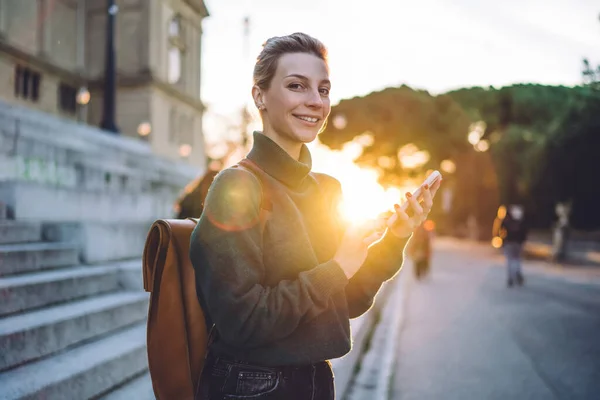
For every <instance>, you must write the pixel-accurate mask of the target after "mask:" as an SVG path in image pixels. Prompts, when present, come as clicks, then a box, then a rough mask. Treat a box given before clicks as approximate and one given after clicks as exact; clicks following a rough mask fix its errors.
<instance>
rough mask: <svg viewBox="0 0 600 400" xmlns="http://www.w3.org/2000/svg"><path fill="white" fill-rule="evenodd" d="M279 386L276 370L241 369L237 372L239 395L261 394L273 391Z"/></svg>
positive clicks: (251, 395)
mask: <svg viewBox="0 0 600 400" xmlns="http://www.w3.org/2000/svg"><path fill="white" fill-rule="evenodd" d="M277 386H279V374H278V373H276V372H259V371H239V372H238V374H237V387H236V395H237V396H250V397H253V396H260V395H263V394H267V393H271V392H273V391H274V390H276V389H277Z"/></svg>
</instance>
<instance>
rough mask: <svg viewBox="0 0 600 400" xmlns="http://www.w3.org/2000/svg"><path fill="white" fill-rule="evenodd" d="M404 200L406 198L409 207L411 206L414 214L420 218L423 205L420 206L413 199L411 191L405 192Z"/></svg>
mask: <svg viewBox="0 0 600 400" xmlns="http://www.w3.org/2000/svg"><path fill="white" fill-rule="evenodd" d="M406 200H408V204H410V208H412V210H413V212H414V216H415V217H417V216H418V217H419V218H421V216H422V215H423V207H421V205H420V204H419V202H418V201H417V199H415V197H414V196H413V195H412V194H411V193H408V192H407V193H406Z"/></svg>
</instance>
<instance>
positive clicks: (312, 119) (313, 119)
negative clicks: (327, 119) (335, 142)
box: [292, 114, 319, 125]
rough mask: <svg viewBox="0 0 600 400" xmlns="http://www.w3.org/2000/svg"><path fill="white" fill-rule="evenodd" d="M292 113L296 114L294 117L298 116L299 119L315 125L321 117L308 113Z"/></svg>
mask: <svg viewBox="0 0 600 400" xmlns="http://www.w3.org/2000/svg"><path fill="white" fill-rule="evenodd" d="M292 115H294V117H296V118H297V119H299V120H302V121H304V122H306V123H307V124H310V125H315V124H316V123H317V122H319V118H317V117H309V116H308V115H295V114H292Z"/></svg>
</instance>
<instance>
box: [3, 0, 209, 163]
mask: <svg viewBox="0 0 600 400" xmlns="http://www.w3.org/2000/svg"><path fill="white" fill-rule="evenodd" d="M116 5H117V6H118V12H117V14H116V21H115V48H116V58H117V99H116V102H117V104H116V123H117V126H118V128H119V129H120V131H121V134H122V135H126V136H132V137H137V138H139V139H140V140H146V141H149V142H150V143H151V145H152V148H153V151H154V152H155V153H156V154H159V155H162V156H165V157H167V158H170V159H172V160H186V161H187V162H189V163H190V164H191V165H193V166H197V167H201V168H202V167H204V166H205V162H206V156H205V149H204V138H203V132H202V115H203V109H204V108H203V104H202V101H201V99H200V85H201V79H200V78H201V76H200V71H201V50H202V20H203V18H205V17H207V16H208V11H207V9H206V6H205V4H204V2H203V0H116ZM107 15H108V13H107V7H106V1H104V0H0V99H3V100H5V101H7V102H9V103H12V104H18V105H25V106H27V107H31V108H34V109H37V110H40V111H44V112H47V113H50V114H54V115H58V116H60V117H64V118H69V119H73V120H78V121H81V122H82V123H87V124H90V125H95V126H98V125H100V121H101V119H102V104H103V80H104V75H103V74H104V60H105V37H106V21H107ZM78 94H79V97H78ZM88 94H89V96H88ZM86 97H88V98H89V102H87V104H85V105H83V104H81V103H82V102H83V103H85V100H87V99H86ZM78 99H79V101H78ZM82 100H83V101H82Z"/></svg>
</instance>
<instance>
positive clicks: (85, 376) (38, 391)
mask: <svg viewBox="0 0 600 400" xmlns="http://www.w3.org/2000/svg"><path fill="white" fill-rule="evenodd" d="M147 368H148V363H147V356H146V325H145V324H140V325H136V326H134V327H131V328H128V329H127V330H124V331H121V332H118V333H116V334H113V335H111V336H108V337H106V338H102V339H100V340H98V341H95V342H92V343H89V344H85V345H83V346H80V347H77V348H74V349H71V350H68V351H65V352H63V353H61V354H58V355H55V356H53V357H50V358H47V359H44V360H40V361H36V362H33V363H30V364H26V365H24V366H22V367H18V368H15V369H13V370H10V371H6V372H3V373H0V388H1V389H0V400H16V399H24V398H26V399H45V400H53V399H56V400H64V399H89V398H92V397H94V396H98V395H100V394H102V393H106V392H107V391H109V390H110V389H111V388H112V387H115V386H118V385H120V384H121V383H123V382H126V381H127V380H129V379H131V378H133V377H134V376H136V375H139V374H140V373H142V372H143V371H145V370H146V369H147ZM67 394H68V396H67Z"/></svg>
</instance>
